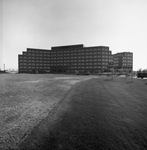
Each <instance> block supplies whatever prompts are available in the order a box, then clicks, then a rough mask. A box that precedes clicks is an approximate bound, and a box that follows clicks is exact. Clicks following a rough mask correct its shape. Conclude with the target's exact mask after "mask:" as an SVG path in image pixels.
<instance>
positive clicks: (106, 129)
mask: <svg viewBox="0 0 147 150" xmlns="http://www.w3.org/2000/svg"><path fill="white" fill-rule="evenodd" d="M19 149H49V150H58V149H59V150H146V149H147V85H146V84H145V82H144V81H143V80H134V83H130V82H128V81H126V79H123V78H122V79H120V78H115V79H114V80H113V81H112V80H110V79H108V78H100V79H98V78H97V79H96V78H95V79H90V80H87V81H83V82H81V83H77V84H76V85H74V86H73V88H72V89H70V90H69V91H68V93H67V94H66V95H65V97H64V98H63V99H62V101H60V103H59V104H58V106H56V107H55V108H54V109H53V111H52V112H51V113H50V114H49V115H48V116H47V117H46V118H45V119H44V120H43V121H42V122H40V123H39V124H38V126H36V128H35V129H34V130H33V131H32V132H31V133H30V135H29V136H28V138H27V139H26V140H24V141H23V143H21V144H20V145H19Z"/></svg>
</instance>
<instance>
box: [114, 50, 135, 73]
mask: <svg viewBox="0 0 147 150" xmlns="http://www.w3.org/2000/svg"><path fill="white" fill-rule="evenodd" d="M113 66H114V69H115V71H116V72H132V70H133V53H131V52H122V53H116V54H114V55H113Z"/></svg>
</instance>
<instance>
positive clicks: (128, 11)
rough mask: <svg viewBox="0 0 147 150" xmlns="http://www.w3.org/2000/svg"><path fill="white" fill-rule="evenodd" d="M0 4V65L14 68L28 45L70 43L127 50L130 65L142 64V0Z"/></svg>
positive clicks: (0, 0)
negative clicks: (131, 60)
mask: <svg viewBox="0 0 147 150" xmlns="http://www.w3.org/2000/svg"><path fill="white" fill-rule="evenodd" d="M0 7H2V8H0V15H1V16H0V43H1V44H0V46H1V47H0V55H1V57H0V63H1V68H2V69H3V64H5V66H6V69H9V68H14V69H17V68H18V54H21V53H22V51H25V50H26V48H28V47H29V48H30V47H31V48H44V49H50V48H51V47H52V46H60V45H70V44H72V45H74V44H84V45H85V46H109V48H110V50H112V52H113V53H116V52H122V51H130V52H133V54H134V62H133V67H134V70H137V69H139V68H143V69H145V68H147V0H0ZM2 52H3V55H2ZM2 58H3V59H2Z"/></svg>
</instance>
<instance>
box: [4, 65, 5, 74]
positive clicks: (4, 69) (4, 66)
mask: <svg viewBox="0 0 147 150" xmlns="http://www.w3.org/2000/svg"><path fill="white" fill-rule="evenodd" d="M4 72H5V64H4Z"/></svg>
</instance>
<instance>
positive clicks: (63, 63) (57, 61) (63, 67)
mask: <svg viewBox="0 0 147 150" xmlns="http://www.w3.org/2000/svg"><path fill="white" fill-rule="evenodd" d="M111 68H113V56H112V52H111V51H110V50H109V47H107V46H95V47H84V46H83V44H80V45H69V46H59V47H52V48H51V50H44V49H33V48H28V49H27V51H24V52H23V53H22V54H21V55H18V69H19V73H69V74H73V73H76V74H78V73H81V74H83V73H102V72H109V71H110V70H111Z"/></svg>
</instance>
